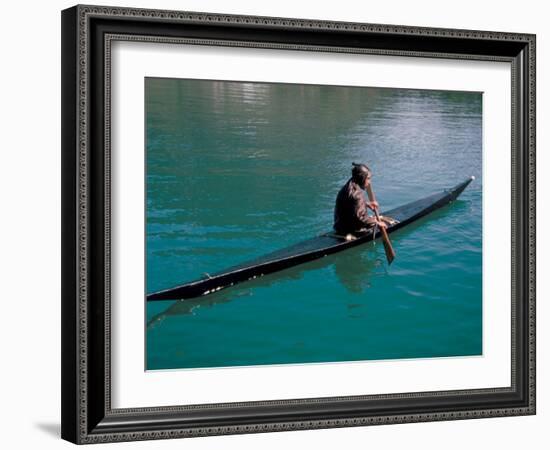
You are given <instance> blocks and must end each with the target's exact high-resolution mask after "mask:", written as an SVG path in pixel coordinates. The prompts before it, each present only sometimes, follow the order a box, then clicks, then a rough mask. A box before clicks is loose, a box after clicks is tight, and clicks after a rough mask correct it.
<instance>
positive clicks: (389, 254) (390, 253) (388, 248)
mask: <svg viewBox="0 0 550 450" xmlns="http://www.w3.org/2000/svg"><path fill="white" fill-rule="evenodd" d="M367 195H368V196H369V200H370V201H371V202H375V201H376V197H375V196H374V192H373V191H372V184H371V183H369V185H368V186H367ZM374 214H375V215H376V220H378V221H380V214H379V212H378V208H376V209H375V210H374ZM380 233H382V242H383V243H384V251H385V252H386V258H387V260H388V264H391V263H392V262H393V260H394V259H395V250H394V249H393V247H392V245H391V242H390V238H389V236H388V232H387V231H386V229H385V228H383V227H380Z"/></svg>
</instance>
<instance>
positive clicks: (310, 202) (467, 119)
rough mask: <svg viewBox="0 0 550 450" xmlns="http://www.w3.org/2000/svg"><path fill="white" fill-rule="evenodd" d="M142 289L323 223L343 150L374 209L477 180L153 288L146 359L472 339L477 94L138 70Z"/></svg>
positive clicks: (342, 173)
mask: <svg viewBox="0 0 550 450" xmlns="http://www.w3.org/2000/svg"><path fill="white" fill-rule="evenodd" d="M145 94H146V132H147V136H146V149H147V239H146V243H147V291H148V292H154V291H157V290H160V289H165V288H169V287H172V286H174V285H177V284H182V283H184V282H187V281H190V280H193V279H196V278H200V277H203V276H204V275H203V274H204V273H207V272H208V273H210V272H216V271H218V270H221V269H224V268H225V267H228V266H231V265H233V264H237V263H240V262H242V261H245V260H248V259H252V258H254V257H256V256H260V255H262V254H265V253H268V252H270V251H273V250H277V249H280V248H282V247H285V246H287V245H290V244H293V243H296V242H299V241H301V240H304V239H307V238H309V237H311V236H315V235H317V234H320V233H323V232H326V231H329V230H330V228H331V227H332V214H333V208H334V200H335V198H336V194H337V192H338V190H339V189H340V187H341V186H342V185H343V184H344V183H345V182H346V180H347V179H348V178H349V173H350V169H351V162H352V161H356V162H365V163H367V164H369V166H371V167H372V168H373V170H374V177H373V187H374V191H375V192H376V195H377V200H378V201H379V203H380V205H381V209H382V210H387V209H390V208H393V207H395V206H399V205H401V204H403V203H406V202H409V201H412V200H416V199H419V198H422V197H424V196H426V195H429V194H431V193H433V192H437V191H439V190H441V189H443V188H448V187H451V186H454V185H455V184H457V183H459V182H461V181H463V180H464V179H465V178H466V177H469V176H471V175H475V177H476V180H475V181H474V182H473V183H472V184H471V185H470V186H469V187H468V189H467V190H466V191H465V192H464V193H463V194H462V196H461V197H460V199H459V200H458V201H457V202H455V203H454V204H452V205H450V206H448V207H445V208H443V209H441V210H439V211H437V212H435V213H434V214H432V215H430V216H428V217H426V218H424V219H422V220H420V221H418V222H416V223H415V224H413V225H411V226H409V227H405V228H404V229H403V230H400V231H398V232H396V233H394V234H392V235H391V238H392V242H393V245H394V248H395V251H396V253H397V258H396V260H395V261H394V263H393V264H392V265H391V266H390V267H388V265H387V263H386V261H385V255H384V250H383V246H382V245H381V243H377V244H374V243H369V244H366V245H364V246H360V247H358V248H354V249H351V250H349V251H346V252H343V253H340V254H336V255H332V256H329V257H326V258H323V259H322V260H319V261H314V262H312V263H309V264H305V265H303V266H299V267H295V268H291V269H287V270H286V271H283V272H281V273H278V274H272V275H269V276H266V277H263V278H262V279H257V280H254V281H251V282H247V283H243V284H240V285H237V286H235V287H233V288H230V289H226V290H222V291H219V292H217V293H215V294H212V295H209V296H206V297H203V298H199V299H196V300H191V301H189V300H188V301H178V302H175V301H161V302H149V303H148V304H147V322H148V323H147V327H146V343H147V357H146V366H147V369H171V368H198V367H222V366H242V365H260V364H285V363H308V362H336V361H355V360H375V359H396V358H428V357H444V356H465V355H480V354H481V353H482V282H481V273H482V252H481V250H482V245H481V244H482V243H481V223H482V222H481V219H482V216H481V213H482V203H481V202H482V195H481V194H482V176H481V175H482V168H481V162H482V96H481V94H479V93H461V92H443V91H420V90H402V89H378V88H350V87H334V86H309V85H292V84H261V83H237V82H218V81H216V82H213V81H199V80H173V79H151V78H148V79H146V84H145Z"/></svg>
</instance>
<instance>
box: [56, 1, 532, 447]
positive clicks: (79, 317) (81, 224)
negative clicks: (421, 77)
mask: <svg viewBox="0 0 550 450" xmlns="http://www.w3.org/2000/svg"><path fill="white" fill-rule="evenodd" d="M116 40H123V41H124V40H130V41H132V40H134V41H135V40H137V41H144V42H159V43H178V42H185V43H188V44H189V43H192V44H197V45H217V46H229V47H232V46H240V47H251V48H262V49H266V51H269V49H290V50H303V51H317V52H345V53H363V54H379V55H396V56H415V57H430V58H447V59H457V60H461V59H474V60H485V61H505V62H509V63H511V67H512V92H511V99H512V117H511V123H512V143H511V146H512V159H513V161H512V168H513V170H512V173H511V179H512V192H511V196H512V211H511V223H512V236H511V240H512V302H511V304H512V311H511V317H512V324H511V329H512V340H511V343H510V344H511V345H510V351H511V361H512V373H511V380H512V383H511V385H510V386H508V387H494V388H490V389H489V388H488V389H475V390H457V391H445V392H444V391H433V392H423V393H411V394H408V393H403V394H388V395H363V396H353V397H342V396H338V393H337V392H335V396H334V397H329V398H314V399H309V398H308V399H289V400H277V401H255V402H245V403H229V404H227V403H226V404H221V403H220V404H214V405H181V406H171V407H148V408H137V409H113V408H112V406H111V353H110V339H111V326H112V324H111V322H110V311H111V309H110V308H111V304H110V301H111V299H110V245H111V240H110V208H111V206H110V196H109V193H110V190H109V189H110V182H111V178H110V177H111V172H110V165H109V164H110V131H111V130H110V115H109V113H110V95H111V92H110V62H111V59H110V48H111V43H112V42H113V41H116ZM62 236H63V237H62V437H63V438H64V439H67V440H69V441H71V442H75V443H79V444H84V443H98V442H110V441H130V440H142V439H166V438H176V437H191V436H206V435H217V434H233V433H252V432H267V431H283V430H298V429H312V428H328V427H346V426H361V425H374V424H389V423H403V422H422V421H438V420H452V419H468V418H484V417H495V416H510V415H528V414H535V36H534V35H530V34H514V33H501V32H486V31H470V30H451V29H434V28H417V27H406V26H394V25H376V24H364V23H344V22H328V21H309V20H302V19H280V18H270V17H252V16H231V15H216V14H203V13H191V12H178V11H156V10H142V9H126V8H112V7H98V6H75V7H73V8H70V9H67V10H65V11H63V12H62Z"/></svg>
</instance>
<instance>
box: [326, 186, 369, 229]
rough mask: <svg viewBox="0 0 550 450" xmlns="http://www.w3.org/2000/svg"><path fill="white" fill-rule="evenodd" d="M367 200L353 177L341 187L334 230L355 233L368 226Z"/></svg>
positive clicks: (335, 209)
mask: <svg viewBox="0 0 550 450" xmlns="http://www.w3.org/2000/svg"><path fill="white" fill-rule="evenodd" d="M368 217H369V215H368V212H367V202H366V200H365V195H364V194H363V191H362V189H361V188H360V187H359V185H358V184H357V183H355V182H354V181H353V179H352V178H350V179H349V180H348V182H347V183H346V184H345V185H344V186H343V187H342V189H340V192H338V196H337V197H336V205H335V207H334V230H335V231H336V232H337V233H340V234H347V233H353V232H354V231H358V230H360V229H361V228H365V227H368V225H367V219H368Z"/></svg>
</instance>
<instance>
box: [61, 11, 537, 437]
mask: <svg viewBox="0 0 550 450" xmlns="http://www.w3.org/2000/svg"><path fill="white" fill-rule="evenodd" d="M62 45H63V47H62V84H63V89H62V107H63V117H62V147H63V148H62V164H63V166H62V176H63V180H62V188H63V198H62V204H63V217H62V222H63V248H62V256H63V267H62V276H63V280H62V287H63V289H62V436H63V438H65V439H67V440H69V441H72V442H75V443H95V442H110V441H129V440H141V439H165V438H176V437H191V436H203V435H215V434H229V433H250V432H265V431H277V430H281V431H282V430H294V429H311V428H328V427H343V426H361V425H373V424H388V423H402V422H418V421H435V420H450V419H466V418H484V417H494V416H504V415H526V414H534V413H535V331H534V330H535V36H534V35H530V34H514V33H504V32H486V31H469V30H450V29H432V28H418V27H405V26H394V25H391V26H390V25H375V24H363V23H346V22H328V21H310V20H303V19H279V18H270V17H252V16H231V15H216V14H204V13H191V12H179V11H156V10H143V9H129V8H111V7H99V6H75V7H73V8H70V9H67V10H65V11H63V12H62Z"/></svg>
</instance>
